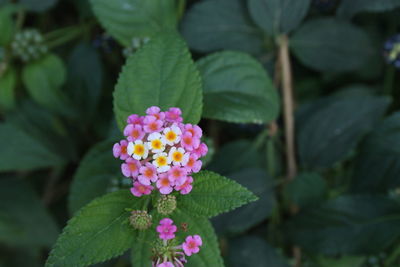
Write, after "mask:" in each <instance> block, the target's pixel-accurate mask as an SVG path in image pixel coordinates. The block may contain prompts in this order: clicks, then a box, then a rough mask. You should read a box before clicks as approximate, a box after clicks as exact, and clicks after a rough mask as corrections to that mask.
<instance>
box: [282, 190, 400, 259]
mask: <svg viewBox="0 0 400 267" xmlns="http://www.w3.org/2000/svg"><path fill="white" fill-rule="evenodd" d="M287 230H288V238H290V239H291V240H292V242H293V243H294V244H296V245H300V246H301V247H302V248H304V249H305V250H306V251H309V252H312V253H322V254H326V255H337V254H341V253H345V254H372V253H377V252H380V251H383V250H384V249H385V248H387V247H388V246H390V245H392V244H393V242H394V241H395V240H397V239H398V238H399V237H400V204H399V203H398V202H397V201H395V200H393V199H390V198H387V197H380V196H361V195H360V196H354V195H353V196H352V195H349V196H341V197H339V198H336V199H332V200H330V201H327V202H325V203H322V204H320V205H319V206H318V207H314V206H313V207H310V208H308V209H304V210H302V211H301V212H300V214H299V215H296V216H295V217H294V218H293V219H292V220H291V221H290V223H289V225H288V229H287ZM371 241H373V242H371Z"/></svg>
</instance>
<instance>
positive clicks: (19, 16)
mask: <svg viewBox="0 0 400 267" xmlns="http://www.w3.org/2000/svg"><path fill="white" fill-rule="evenodd" d="M25 14H26V12H25V9H24V8H20V9H19V10H18V14H17V21H16V23H15V25H16V29H17V32H19V31H20V30H21V29H22V26H24V22H25Z"/></svg>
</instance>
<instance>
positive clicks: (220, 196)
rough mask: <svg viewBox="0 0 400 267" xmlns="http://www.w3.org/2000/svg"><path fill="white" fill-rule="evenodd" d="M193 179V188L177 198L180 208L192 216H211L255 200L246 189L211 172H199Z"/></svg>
mask: <svg viewBox="0 0 400 267" xmlns="http://www.w3.org/2000/svg"><path fill="white" fill-rule="evenodd" d="M193 179H194V183H193V190H192V191H191V192H190V194H187V195H183V196H180V197H179V200H178V203H179V207H180V209H182V210H184V211H185V212H186V213H188V214H191V215H192V216H207V217H213V216H216V215H218V214H220V213H223V212H227V211H230V210H233V209H235V208H238V207H240V206H243V205H244V204H247V203H249V202H253V201H256V200H257V197H256V196H255V195H254V194H253V193H251V192H250V191H249V190H248V189H246V188H244V187H243V186H241V185H240V184H238V183H236V182H234V181H232V180H229V179H227V178H225V177H223V176H220V175H218V174H216V173H213V172H209V171H202V172H199V173H197V174H195V175H193Z"/></svg>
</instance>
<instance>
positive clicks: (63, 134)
mask: <svg viewBox="0 0 400 267" xmlns="http://www.w3.org/2000/svg"><path fill="white" fill-rule="evenodd" d="M6 122H7V123H9V124H12V125H13V126H14V127H15V128H18V129H19V130H20V131H22V132H25V133H29V136H30V137H31V138H33V139H35V140H36V141H37V142H39V143H40V144H42V145H43V146H44V147H46V148H47V149H48V150H49V151H51V152H52V153H53V154H55V155H59V156H60V157H62V158H63V159H65V160H76V159H77V158H78V155H77V153H78V152H77V148H76V144H75V140H74V139H73V138H72V137H73V134H72V133H71V130H69V129H67V127H66V126H65V124H64V122H63V121H62V120H61V119H60V118H59V117H58V116H56V115H55V114H53V113H51V112H49V111H48V110H47V109H45V108H42V107H40V106H38V105H36V104H34V103H32V102H30V101H24V102H22V103H21V105H19V106H18V108H17V109H15V110H14V111H12V112H8V113H7V114H6Z"/></svg>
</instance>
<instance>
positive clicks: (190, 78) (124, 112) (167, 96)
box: [114, 32, 202, 129]
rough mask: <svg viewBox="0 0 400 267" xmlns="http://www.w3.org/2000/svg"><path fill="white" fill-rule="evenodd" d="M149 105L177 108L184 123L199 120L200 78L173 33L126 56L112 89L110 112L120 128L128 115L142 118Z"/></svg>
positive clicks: (180, 41) (188, 55)
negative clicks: (125, 61)
mask: <svg viewBox="0 0 400 267" xmlns="http://www.w3.org/2000/svg"><path fill="white" fill-rule="evenodd" d="M150 106H159V107H160V108H161V109H163V110H166V109H168V108H170V107H179V108H181V109H182V112H183V118H184V121H185V122H186V123H194V124H195V123H198V122H199V120H200V116H201V110H202V92H201V79H200V75H199V73H198V71H197V69H196V66H195V65H194V63H193V60H192V59H191V57H190V54H189V51H188V49H187V47H186V45H185V43H184V42H183V40H181V39H180V37H179V36H178V35H177V34H176V33H174V32H167V33H163V34H160V35H158V36H157V37H156V38H153V39H152V40H151V41H150V42H149V43H148V44H146V45H145V46H144V47H143V48H141V49H140V50H139V51H138V52H136V53H135V54H134V55H133V56H131V57H129V58H128V60H127V63H126V65H125V66H124V68H123V70H122V73H121V74H120V76H119V79H118V83H117V85H116V87H115V92H114V112H115V116H116V119H117V122H118V125H119V127H120V129H123V127H124V125H125V124H126V119H127V117H128V116H129V115H131V114H133V113H135V114H140V115H143V114H145V111H146V109H147V108H148V107H150Z"/></svg>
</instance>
